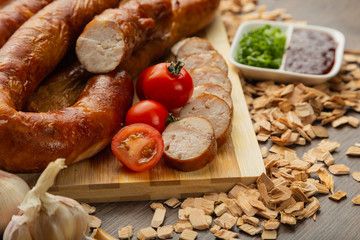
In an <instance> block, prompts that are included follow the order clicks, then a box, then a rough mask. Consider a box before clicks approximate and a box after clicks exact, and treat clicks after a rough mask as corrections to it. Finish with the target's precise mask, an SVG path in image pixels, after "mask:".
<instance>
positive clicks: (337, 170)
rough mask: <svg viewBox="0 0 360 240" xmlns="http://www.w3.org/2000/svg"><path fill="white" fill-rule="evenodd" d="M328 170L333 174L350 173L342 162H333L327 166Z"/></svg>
mask: <svg viewBox="0 0 360 240" xmlns="http://www.w3.org/2000/svg"><path fill="white" fill-rule="evenodd" d="M329 171H330V172H331V173H332V174H334V175H344V174H349V173H350V168H349V167H347V166H345V165H344V164H335V165H331V166H330V167H329Z"/></svg>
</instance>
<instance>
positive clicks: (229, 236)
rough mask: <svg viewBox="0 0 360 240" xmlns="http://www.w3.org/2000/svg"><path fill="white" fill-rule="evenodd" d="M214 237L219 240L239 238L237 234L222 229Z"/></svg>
mask: <svg viewBox="0 0 360 240" xmlns="http://www.w3.org/2000/svg"><path fill="white" fill-rule="evenodd" d="M214 236H215V237H216V238H217V239H224V240H229V239H232V238H236V237H237V236H238V233H236V232H232V231H228V230H225V229H221V230H219V231H217V232H216V233H215V234H214Z"/></svg>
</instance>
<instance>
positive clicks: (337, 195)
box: [329, 190, 346, 201]
mask: <svg viewBox="0 0 360 240" xmlns="http://www.w3.org/2000/svg"><path fill="white" fill-rule="evenodd" d="M345 196H346V192H344V191H343V190H339V191H337V192H336V193H335V194H333V195H331V196H329V198H330V199H332V200H335V201H339V200H341V199H342V198H344V197H345Z"/></svg>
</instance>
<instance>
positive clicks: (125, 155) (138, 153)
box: [111, 123, 164, 172]
mask: <svg viewBox="0 0 360 240" xmlns="http://www.w3.org/2000/svg"><path fill="white" fill-rule="evenodd" d="M111 150H112V152H113V153H114V155H115V157H116V158H117V159H118V160H119V161H120V162H121V163H122V164H123V165H125V166H126V167H128V168H130V169H131V170H133V171H136V172H139V171H145V170H147V169H149V168H152V167H154V166H155V165H156V163H158V161H159V160H160V158H161V156H162V154H163V152H164V142H163V139H162V136H161V134H160V133H159V131H158V130H156V129H155V128H153V127H151V126H150V125H147V124H144V123H135V124H131V125H129V126H126V127H123V128H122V129H121V130H120V131H119V132H118V133H117V134H116V135H115V137H114V138H113V139H112V142H111Z"/></svg>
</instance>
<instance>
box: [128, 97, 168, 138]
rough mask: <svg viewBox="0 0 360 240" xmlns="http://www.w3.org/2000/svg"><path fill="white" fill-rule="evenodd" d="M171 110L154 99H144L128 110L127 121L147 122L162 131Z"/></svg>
mask: <svg viewBox="0 0 360 240" xmlns="http://www.w3.org/2000/svg"><path fill="white" fill-rule="evenodd" d="M168 114H169V112H168V110H166V108H165V107H164V106H163V105H161V104H160V103H158V102H156V101H153V100H143V101H140V102H138V103H135V104H134V105H133V106H132V107H131V108H130V109H129V111H128V112H127V114H126V118H125V123H126V125H130V124H133V123H146V124H149V125H150V126H152V127H154V128H156V129H157V130H158V131H159V132H160V133H162V132H163V131H164V129H165V122H166V119H167V116H168Z"/></svg>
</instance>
